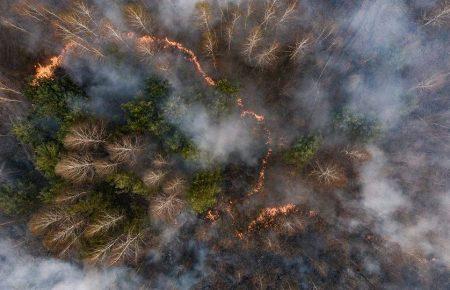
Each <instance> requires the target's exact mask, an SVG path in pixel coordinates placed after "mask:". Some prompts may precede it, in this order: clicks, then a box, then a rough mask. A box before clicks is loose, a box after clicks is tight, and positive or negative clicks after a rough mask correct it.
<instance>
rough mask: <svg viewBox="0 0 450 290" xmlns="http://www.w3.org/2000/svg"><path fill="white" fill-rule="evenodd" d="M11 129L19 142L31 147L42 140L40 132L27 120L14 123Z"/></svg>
mask: <svg viewBox="0 0 450 290" xmlns="http://www.w3.org/2000/svg"><path fill="white" fill-rule="evenodd" d="M11 131H12V133H13V134H14V136H16V138H17V139H19V141H20V142H22V143H24V144H27V145H30V146H32V147H35V146H38V144H41V143H42V142H43V140H42V136H41V134H40V133H39V132H38V130H37V128H36V127H35V126H33V124H32V123H31V122H30V121H29V120H23V121H20V122H16V123H14V125H13V127H12V130H11Z"/></svg>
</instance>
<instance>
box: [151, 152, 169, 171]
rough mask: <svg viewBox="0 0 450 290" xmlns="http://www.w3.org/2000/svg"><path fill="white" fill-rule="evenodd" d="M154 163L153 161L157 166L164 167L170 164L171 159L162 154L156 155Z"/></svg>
mask: <svg viewBox="0 0 450 290" xmlns="http://www.w3.org/2000/svg"><path fill="white" fill-rule="evenodd" d="M152 163H153V166H155V167H157V168H162V167H165V166H167V165H169V161H168V160H167V158H166V157H164V156H163V155H161V154H158V155H156V157H155V159H153V162H152Z"/></svg>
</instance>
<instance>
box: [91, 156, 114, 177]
mask: <svg viewBox="0 0 450 290" xmlns="http://www.w3.org/2000/svg"><path fill="white" fill-rule="evenodd" d="M94 167H95V173H97V175H98V176H100V177H106V176H108V175H111V174H113V173H115V172H116V171H117V168H118V167H119V163H117V162H111V161H109V160H95V161H94Z"/></svg>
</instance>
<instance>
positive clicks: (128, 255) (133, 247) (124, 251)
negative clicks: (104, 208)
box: [108, 229, 145, 265]
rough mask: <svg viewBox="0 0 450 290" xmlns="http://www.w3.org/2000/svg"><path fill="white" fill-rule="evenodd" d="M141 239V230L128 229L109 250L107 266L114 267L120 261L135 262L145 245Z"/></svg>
mask: <svg viewBox="0 0 450 290" xmlns="http://www.w3.org/2000/svg"><path fill="white" fill-rule="evenodd" d="M143 238H144V231H143V230H135V229H130V230H128V232H127V233H126V234H122V235H121V237H120V238H119V240H118V241H117V242H116V243H115V244H114V245H113V246H112V248H111V255H110V257H109V259H108V260H109V264H110V265H115V264H117V263H119V262H121V261H134V262H137V260H138V259H139V256H140V254H141V251H142V248H143V245H144V244H145V243H144V239H143Z"/></svg>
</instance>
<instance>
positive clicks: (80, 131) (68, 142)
mask: <svg viewBox="0 0 450 290" xmlns="http://www.w3.org/2000/svg"><path fill="white" fill-rule="evenodd" d="M105 138H106V130H105V125H104V123H103V122H101V121H100V122H96V123H94V122H85V123H83V124H79V125H76V126H74V127H72V128H71V129H70V131H69V133H68V134H67V135H66V137H65V138H64V141H63V142H64V146H65V147H66V148H67V149H70V150H86V149H95V148H97V147H99V146H100V145H101V144H103V143H104V142H105Z"/></svg>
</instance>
